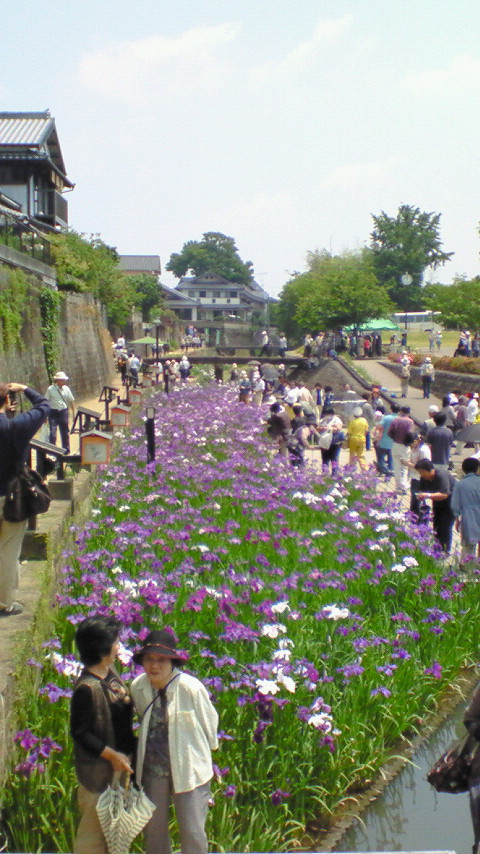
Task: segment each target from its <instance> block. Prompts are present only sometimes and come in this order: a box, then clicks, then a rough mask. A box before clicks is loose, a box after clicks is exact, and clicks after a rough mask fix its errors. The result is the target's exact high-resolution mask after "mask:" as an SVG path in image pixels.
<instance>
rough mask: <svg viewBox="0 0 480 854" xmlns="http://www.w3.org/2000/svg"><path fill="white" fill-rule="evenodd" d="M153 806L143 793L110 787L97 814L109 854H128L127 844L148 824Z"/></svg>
mask: <svg viewBox="0 0 480 854" xmlns="http://www.w3.org/2000/svg"><path fill="white" fill-rule="evenodd" d="M154 811H155V804H153V803H152V801H151V800H150V799H149V798H148V797H147V795H146V794H145V792H144V791H143V789H135V788H134V787H133V786H131V785H130V784H129V782H128V783H127V785H126V787H125V788H122V786H120V785H119V784H117V783H115V781H114V783H113V785H111V786H109V787H108V789H106V790H105V791H104V792H102V794H101V795H100V797H99V799H98V801H97V814H98V819H99V821H100V826H101V828H102V831H103V835H104V836H105V840H106V843H107V846H108V850H109V852H110V854H128V852H129V851H130V844H131V842H132V840H133V839H135V837H136V836H138V834H139V833H140V831H141V830H143V828H144V827H145V825H146V824H147V823H148V822H149V821H150V819H151V817H152V815H153V813H154Z"/></svg>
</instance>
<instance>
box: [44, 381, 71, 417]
mask: <svg viewBox="0 0 480 854" xmlns="http://www.w3.org/2000/svg"><path fill="white" fill-rule="evenodd" d="M45 397H46V398H47V400H48V402H49V404H50V409H56V410H58V411H59V412H60V411H61V410H63V409H68V407H70V409H72V408H73V404H74V402H75V398H74V396H73V394H72V392H71V391H70V389H69V387H68V385H64V386H62V388H60V386H59V385H57V383H53V384H52V385H51V386H49V387H48V388H47V391H46V393H45Z"/></svg>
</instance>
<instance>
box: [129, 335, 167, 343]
mask: <svg viewBox="0 0 480 854" xmlns="http://www.w3.org/2000/svg"><path fill="white" fill-rule="evenodd" d="M156 343H157V339H156V338H152V336H151V335H145V337H144V338H135V340H134V341H129V342H128V344H129V345H130V344H156ZM160 343H161V342H160Z"/></svg>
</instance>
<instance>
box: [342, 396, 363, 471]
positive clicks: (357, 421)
mask: <svg viewBox="0 0 480 854" xmlns="http://www.w3.org/2000/svg"><path fill="white" fill-rule="evenodd" d="M367 433H368V421H367V419H366V418H364V417H363V415H362V410H361V407H360V406H355V407H354V409H353V412H352V418H351V420H350V421H349V422H348V427H347V438H348V450H349V451H350V465H351V466H354V465H355V464H356V463H357V462H358V464H359V466H360V468H361V469H365V468H366V467H367V461H366V459H365V448H366V436H367Z"/></svg>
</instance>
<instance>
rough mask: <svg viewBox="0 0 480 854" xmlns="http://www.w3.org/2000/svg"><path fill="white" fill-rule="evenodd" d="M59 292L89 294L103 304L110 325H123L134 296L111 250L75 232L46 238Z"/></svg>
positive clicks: (96, 236)
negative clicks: (48, 239)
mask: <svg viewBox="0 0 480 854" xmlns="http://www.w3.org/2000/svg"><path fill="white" fill-rule="evenodd" d="M50 242H51V246H52V254H53V259H54V265H55V269H56V273H57V282H58V287H59V289H60V290H66V291H76V292H79V293H85V292H86V293H91V294H92V295H93V296H94V297H96V298H97V299H99V300H100V301H101V302H103V304H104V305H105V308H106V310H107V315H108V317H109V318H110V320H112V321H113V322H114V323H119V324H122V323H125V321H126V320H127V319H128V317H129V315H130V313H131V311H132V308H133V306H134V305H135V300H136V294H135V290H134V288H133V286H132V285H131V283H130V282H129V280H128V276H125V275H124V273H122V272H121V270H120V269H119V267H118V255H117V252H116V250H115V249H113V248H112V247H110V246H107V244H106V243H104V242H103V240H101V239H100V238H99V236H98V235H91V236H90V238H86V237H84V236H82V235H81V234H78V233H77V232H76V231H68V232H66V233H62V234H55V235H53V236H52V237H51V238H50Z"/></svg>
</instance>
